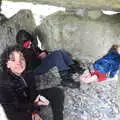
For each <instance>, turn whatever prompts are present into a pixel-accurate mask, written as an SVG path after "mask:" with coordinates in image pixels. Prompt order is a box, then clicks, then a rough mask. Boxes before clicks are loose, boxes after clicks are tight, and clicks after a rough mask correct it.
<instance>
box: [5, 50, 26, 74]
mask: <svg viewBox="0 0 120 120" xmlns="http://www.w3.org/2000/svg"><path fill="white" fill-rule="evenodd" d="M6 64H7V68H9V69H10V70H11V72H13V73H15V74H21V73H22V72H23V71H24V70H25V68H26V62H25V58H24V57H23V54H22V53H21V52H18V51H13V52H12V53H11V54H10V55H9V60H8V62H7V63H6Z"/></svg>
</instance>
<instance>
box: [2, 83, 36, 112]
mask: <svg viewBox="0 0 120 120" xmlns="http://www.w3.org/2000/svg"><path fill="white" fill-rule="evenodd" d="M0 103H1V104H3V105H5V106H6V107H7V108H8V109H14V110H15V111H16V112H23V111H24V112H29V113H31V112H32V111H33V110H34V109H35V107H36V106H35V105H34V104H33V103H31V102H29V103H27V102H26V103H22V102H20V101H19V100H18V98H17V95H16V92H15V91H13V90H12V89H11V87H10V86H8V85H7V86H6V85H2V86H0Z"/></svg>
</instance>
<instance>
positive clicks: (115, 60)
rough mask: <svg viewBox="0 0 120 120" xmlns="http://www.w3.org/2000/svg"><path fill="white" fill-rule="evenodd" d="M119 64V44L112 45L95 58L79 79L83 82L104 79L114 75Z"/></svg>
mask: <svg viewBox="0 0 120 120" xmlns="http://www.w3.org/2000/svg"><path fill="white" fill-rule="evenodd" d="M119 66H120V45H113V46H112V47H111V49H110V50H109V51H108V53H107V54H106V55H105V56H103V57H102V58H100V59H98V60H96V61H95V62H94V63H93V64H92V65H91V66H89V68H88V69H87V70H85V71H84V73H83V75H81V76H80V80H81V81H83V82H85V83H91V82H95V81H99V82H100V81H104V80H106V79H107V78H112V77H114V76H115V75H116V73H117V71H118V69H119Z"/></svg>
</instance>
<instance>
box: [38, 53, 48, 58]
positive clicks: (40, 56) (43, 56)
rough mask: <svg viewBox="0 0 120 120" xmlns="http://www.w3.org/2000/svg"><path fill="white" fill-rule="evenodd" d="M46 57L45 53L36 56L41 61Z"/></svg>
mask: <svg viewBox="0 0 120 120" xmlns="http://www.w3.org/2000/svg"><path fill="white" fill-rule="evenodd" d="M46 56H47V53H46V52H41V53H40V54H39V55H38V58H40V59H41V60H42V59H44V58H45V57H46Z"/></svg>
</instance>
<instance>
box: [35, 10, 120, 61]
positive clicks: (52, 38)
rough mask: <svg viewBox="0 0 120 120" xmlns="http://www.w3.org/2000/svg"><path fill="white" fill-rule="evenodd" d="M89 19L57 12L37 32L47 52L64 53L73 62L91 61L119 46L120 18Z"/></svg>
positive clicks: (119, 16) (118, 15)
mask: <svg viewBox="0 0 120 120" xmlns="http://www.w3.org/2000/svg"><path fill="white" fill-rule="evenodd" d="M90 15H91V13H90V12H88V16H84V17H82V16H78V15H75V14H71V13H67V12H66V13H64V12H58V13H55V14H53V15H50V16H48V17H47V18H46V19H45V20H44V21H43V23H42V24H41V25H40V26H39V27H38V28H37V30H36V31H37V32H38V35H39V37H40V40H41V41H42V44H43V46H44V47H45V48H46V49H49V50H54V49H64V50H66V51H68V52H69V53H71V54H72V56H73V57H74V58H75V59H78V60H85V59H86V60H92V61H94V60H95V59H98V58H99V57H101V56H103V55H104V54H106V52H107V51H108V50H109V48H110V47H111V45H113V44H120V40H119V39H120V34H119V33H120V30H119V28H120V22H119V21H120V14H117V15H112V16H108V15H104V14H101V16H99V17H97V18H96V19H93V16H92V18H91V17H90ZM41 34H42V36H41Z"/></svg>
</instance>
